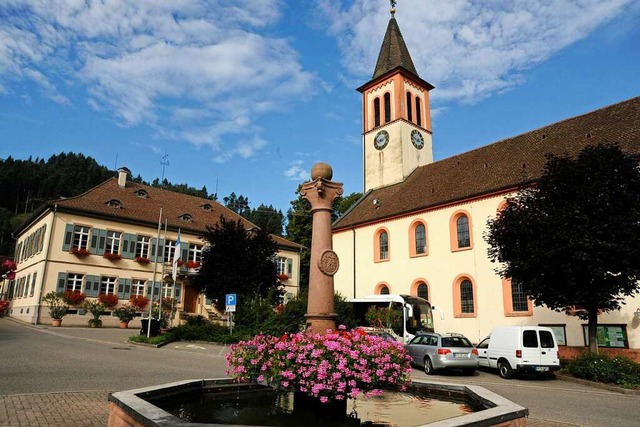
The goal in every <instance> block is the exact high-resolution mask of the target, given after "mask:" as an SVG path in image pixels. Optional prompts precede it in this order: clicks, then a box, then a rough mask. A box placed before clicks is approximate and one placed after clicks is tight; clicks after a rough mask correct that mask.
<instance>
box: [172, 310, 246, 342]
mask: <svg viewBox="0 0 640 427" xmlns="http://www.w3.org/2000/svg"><path fill="white" fill-rule="evenodd" d="M194 317H195V316H194ZM170 332H171V333H172V334H173V335H174V336H175V338H176V339H179V340H184V341H206V342H214V343H220V344H232V343H236V342H239V341H242V340H245V339H248V338H250V337H251V335H250V334H248V333H247V332H246V329H243V328H237V329H236V328H234V330H233V335H230V334H229V328H228V327H227V326H223V325H218V324H214V323H210V322H207V321H205V322H204V323H201V324H186V325H181V326H178V327H175V328H172V329H171V331H170Z"/></svg>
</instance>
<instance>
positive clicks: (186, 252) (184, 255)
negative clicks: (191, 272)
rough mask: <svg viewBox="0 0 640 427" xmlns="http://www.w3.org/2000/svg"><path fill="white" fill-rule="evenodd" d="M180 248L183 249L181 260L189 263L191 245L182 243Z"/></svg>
mask: <svg viewBox="0 0 640 427" xmlns="http://www.w3.org/2000/svg"><path fill="white" fill-rule="evenodd" d="M180 246H181V247H182V255H181V256H180V259H181V260H182V261H183V262H187V261H189V244H188V243H182V242H181V243H180Z"/></svg>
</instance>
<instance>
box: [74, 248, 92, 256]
mask: <svg viewBox="0 0 640 427" xmlns="http://www.w3.org/2000/svg"><path fill="white" fill-rule="evenodd" d="M71 253H72V254H74V255H75V256H76V257H78V258H84V257H88V256H89V255H91V252H89V251H88V250H86V249H82V248H73V249H71Z"/></svg>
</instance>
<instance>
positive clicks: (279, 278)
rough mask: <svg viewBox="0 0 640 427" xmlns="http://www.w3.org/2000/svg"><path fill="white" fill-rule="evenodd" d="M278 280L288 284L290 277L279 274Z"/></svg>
mask: <svg viewBox="0 0 640 427" xmlns="http://www.w3.org/2000/svg"><path fill="white" fill-rule="evenodd" d="M278 280H279V281H281V282H286V281H287V280H289V276H287V275H286V274H284V273H283V274H278Z"/></svg>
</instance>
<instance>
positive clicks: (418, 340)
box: [404, 332, 478, 375]
mask: <svg viewBox="0 0 640 427" xmlns="http://www.w3.org/2000/svg"><path fill="white" fill-rule="evenodd" d="M404 348H405V349H406V350H407V353H409V355H410V356H411V358H412V359H413V363H414V364H415V365H417V366H421V367H423V368H424V372H425V374H427V375H432V374H434V373H435V371H436V370H438V369H462V372H463V373H464V374H465V375H473V373H474V372H475V371H476V369H477V368H478V350H476V349H475V348H474V347H473V345H472V344H471V342H470V341H469V340H468V339H467V338H466V337H464V336H462V335H460V334H453V333H447V334H442V335H441V334H437V333H434V332H427V333H421V334H419V335H416V336H415V337H414V338H413V339H412V340H411V341H409V343H408V344H405V346H404Z"/></svg>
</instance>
